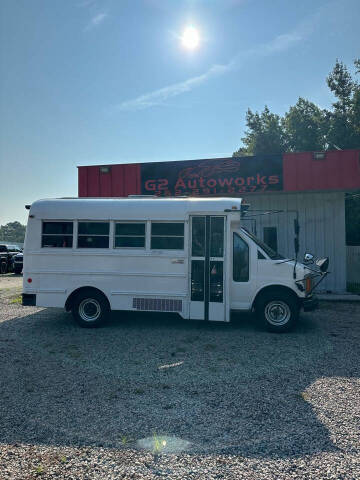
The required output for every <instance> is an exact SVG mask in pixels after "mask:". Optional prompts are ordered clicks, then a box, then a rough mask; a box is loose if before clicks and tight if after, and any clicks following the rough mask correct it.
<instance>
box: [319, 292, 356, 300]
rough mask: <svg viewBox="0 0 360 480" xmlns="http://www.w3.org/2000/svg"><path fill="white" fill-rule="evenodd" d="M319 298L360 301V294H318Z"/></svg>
mask: <svg viewBox="0 0 360 480" xmlns="http://www.w3.org/2000/svg"><path fill="white" fill-rule="evenodd" d="M316 296H317V298H318V299H319V300H321V301H325V302H360V295H355V294H351V293H345V294H343V295H341V294H336V293H323V294H317V295H316Z"/></svg>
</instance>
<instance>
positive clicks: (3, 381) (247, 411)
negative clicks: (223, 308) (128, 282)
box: [0, 281, 360, 480]
mask: <svg viewBox="0 0 360 480" xmlns="http://www.w3.org/2000/svg"><path fill="white" fill-rule="evenodd" d="M1 285H3V283H1V281H0V286H1ZM12 288H15V289H16V288H18V286H16V285H15V286H13V287H12ZM14 291H15V290H14ZM11 302H12V300H11V295H7V296H6V295H0V361H1V375H0V478H1V479H2V480H3V479H4V480H5V479H8V478H16V479H30V478H41V479H47V478H49V479H50V478H56V479H107V478H109V479H110V478H111V479H112V478H113V479H118V478H124V479H128V478H129V479H130V478H132V479H150V478H151V479H155V478H166V479H181V480H183V479H200V478H201V479H240V478H241V479H242V478H244V479H256V480H257V479H267V480H268V479H288V478H298V479H299V478H304V479H305V478H307V479H308V478H314V479H315V478H316V479H319V478H321V479H328V478H329V479H330V478H332V479H358V478H360V400H359V398H360V361H359V353H360V304H346V303H343V304H339V303H336V304H335V303H331V304H330V303H328V304H326V303H323V304H322V305H321V308H320V309H319V310H318V311H317V312H312V313H306V314H304V313H303V314H302V316H301V320H300V322H299V324H298V326H297V328H296V330H295V331H294V332H292V333H289V334H283V335H277V334H271V333H267V332H265V331H263V330H262V328H261V326H260V325H258V323H257V322H256V321H254V319H253V318H252V317H251V316H242V317H236V318H235V319H234V322H233V323H232V324H231V325H224V324H220V325H217V324H204V323H199V322H194V323H192V322H186V321H183V320H179V319H177V318H176V317H171V316H166V317H162V316H157V315H154V314H152V315H140V314H139V313H137V314H136V315H132V314H127V315H124V316H123V315H120V314H115V315H113V317H112V319H111V320H110V321H109V323H108V325H107V326H106V327H105V328H102V329H96V330H84V329H80V328H79V327H77V326H76V325H75V324H74V323H73V321H72V318H71V316H70V315H69V314H66V313H64V312H63V311H61V310H51V309H39V308H33V307H22V306H21V305H19V304H16V303H11Z"/></svg>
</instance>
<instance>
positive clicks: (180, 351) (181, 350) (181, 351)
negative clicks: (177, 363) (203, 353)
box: [176, 347, 186, 353]
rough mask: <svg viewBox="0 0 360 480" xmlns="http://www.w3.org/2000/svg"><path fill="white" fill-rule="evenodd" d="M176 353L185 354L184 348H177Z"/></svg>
mask: <svg viewBox="0 0 360 480" xmlns="http://www.w3.org/2000/svg"><path fill="white" fill-rule="evenodd" d="M176 351H177V352H178V353H185V352H186V348H183V347H178V348H177V349H176Z"/></svg>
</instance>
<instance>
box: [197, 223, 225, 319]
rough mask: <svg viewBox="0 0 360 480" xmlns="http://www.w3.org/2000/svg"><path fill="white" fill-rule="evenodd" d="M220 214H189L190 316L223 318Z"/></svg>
mask: <svg viewBox="0 0 360 480" xmlns="http://www.w3.org/2000/svg"><path fill="white" fill-rule="evenodd" d="M225 220H226V217H224V216H212V215H211V216H210V215H206V216H205V215H204V216H192V217H191V235H190V238H191V245H190V251H191V257H190V263H191V265H190V276H191V278H190V295H191V298H190V309H189V311H190V318H192V319H197V320H214V321H225V320H226V315H225V291H224V290H225V289H224V280H225V278H226V276H225V271H224V270H225V268H224V267H225V262H224V258H225Z"/></svg>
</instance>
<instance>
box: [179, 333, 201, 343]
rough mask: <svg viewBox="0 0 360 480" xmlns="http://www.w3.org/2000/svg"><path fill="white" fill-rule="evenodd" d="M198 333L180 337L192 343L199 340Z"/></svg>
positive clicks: (185, 341)
mask: <svg viewBox="0 0 360 480" xmlns="http://www.w3.org/2000/svg"><path fill="white" fill-rule="evenodd" d="M199 338H200V337H199V335H194V336H193V337H192V336H191V337H185V338H183V339H182V341H183V342H184V343H194V342H196V341H198V340H199Z"/></svg>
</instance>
